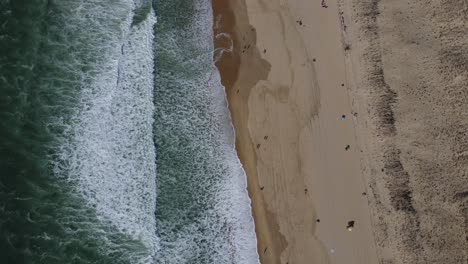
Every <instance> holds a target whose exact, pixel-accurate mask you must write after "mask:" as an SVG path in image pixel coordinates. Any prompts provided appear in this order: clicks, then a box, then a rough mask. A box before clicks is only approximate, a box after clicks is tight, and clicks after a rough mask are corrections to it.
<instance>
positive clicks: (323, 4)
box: [322, 0, 328, 8]
mask: <svg viewBox="0 0 468 264" xmlns="http://www.w3.org/2000/svg"><path fill="white" fill-rule="evenodd" d="M322 7H325V8H327V7H328V6H327V4H326V3H325V0H322Z"/></svg>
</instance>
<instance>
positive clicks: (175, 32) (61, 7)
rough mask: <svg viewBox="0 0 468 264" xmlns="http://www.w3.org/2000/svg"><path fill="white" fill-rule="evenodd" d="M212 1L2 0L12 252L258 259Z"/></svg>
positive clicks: (2, 205)
mask: <svg viewBox="0 0 468 264" xmlns="http://www.w3.org/2000/svg"><path fill="white" fill-rule="evenodd" d="M210 4H211V3H210V1H207V0H194V1H181V0H176V1H166V0H165V1H154V2H153V3H152V2H151V1H149V0H135V1H124V0H120V1H117V0H100V1H98V0H94V1H93V0H87V1H84V0H82V1H79V0H60V1H51V0H49V1H47V0H14V1H13V0H11V1H7V0H0V92H1V96H0V120H1V123H0V124H1V127H0V140H1V141H0V155H1V157H0V171H1V176H0V177H1V178H0V233H1V237H0V260H1V263H257V262H258V256H257V253H256V241H255V236H254V231H253V222H252V217H251V214H250V201H249V199H248V196H247V193H246V190H245V187H246V182H245V174H244V172H243V170H242V168H241V166H240V163H239V161H238V159H237V156H236V154H235V151H234V149H233V138H234V137H233V131H232V127H231V124H230V119H229V113H228V111H227V109H226V102H225V97H224V96H225V95H224V91H223V88H222V86H221V85H220V81H219V75H218V72H217V71H216V69H215V68H214V65H213V62H212V54H213V52H212V51H213V46H212V35H211V34H212V32H211V26H212V24H211V23H212V17H211V7H210ZM156 17H157V19H156Z"/></svg>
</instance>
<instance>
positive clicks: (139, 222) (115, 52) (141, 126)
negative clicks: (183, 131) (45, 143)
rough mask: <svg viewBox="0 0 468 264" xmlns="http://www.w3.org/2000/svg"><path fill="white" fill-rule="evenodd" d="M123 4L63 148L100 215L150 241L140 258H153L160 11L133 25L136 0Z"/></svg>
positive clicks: (72, 176)
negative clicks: (123, 14) (155, 32)
mask: <svg viewBox="0 0 468 264" xmlns="http://www.w3.org/2000/svg"><path fill="white" fill-rule="evenodd" d="M124 5H127V10H128V14H127V15H126V19H125V21H123V22H121V23H120V24H121V29H120V32H121V35H120V36H119V35H116V36H114V37H109V38H108V39H106V40H107V41H109V40H110V41H109V42H106V43H99V44H98V45H109V47H108V48H107V49H106V53H105V54H102V57H101V59H102V58H104V59H102V60H101V61H99V63H100V66H99V67H98V70H97V71H98V72H97V73H96V76H93V77H92V81H91V82H90V84H89V85H87V86H85V87H82V90H81V95H80V98H79V100H80V106H81V108H80V109H79V110H78V111H77V113H76V115H75V116H74V118H73V120H74V122H73V124H72V126H73V129H72V130H73V135H72V140H71V143H70V144H71V145H70V146H68V147H64V148H63V149H64V150H65V153H63V155H64V156H65V157H63V158H62V159H63V160H67V162H68V164H69V167H68V168H67V171H68V177H69V180H70V182H72V183H73V184H74V185H75V186H76V191H77V192H79V193H80V195H81V196H82V197H83V198H85V200H86V201H87V203H88V204H89V206H91V207H93V208H95V209H96V212H97V217H98V219H100V220H101V221H102V222H103V223H110V224H111V226H113V227H114V228H116V229H117V230H118V231H119V232H120V233H123V234H126V235H128V236H130V237H131V238H133V239H135V240H139V241H141V242H142V243H143V244H144V245H145V247H146V248H147V250H148V252H149V253H148V255H147V256H146V257H143V258H141V259H136V260H135V263H151V262H154V256H155V252H156V250H157V240H158V239H157V237H156V223H155V217H154V211H155V206H156V179H155V177H156V164H155V149H154V142H153V134H152V129H153V127H152V125H153V111H154V105H153V100H152V99H153V78H154V77H153V70H154V65H153V64H154V57H153V38H154V36H153V25H154V23H155V22H156V18H155V15H154V12H153V11H151V13H150V14H149V15H148V16H147V18H146V20H144V21H143V22H142V23H139V24H138V25H136V26H133V27H132V26H131V24H132V17H133V11H132V10H134V8H135V4H134V3H133V2H128V3H124ZM137 5H138V4H137ZM94 15H97V14H94ZM89 16H90V17H94V16H93V15H92V14H91V15H89ZM91 19H92V18H91ZM89 30H104V31H105V30H108V29H106V28H101V29H96V28H94V29H89ZM111 32H114V33H115V31H111Z"/></svg>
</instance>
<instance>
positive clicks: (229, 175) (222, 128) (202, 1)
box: [155, 0, 258, 263]
mask: <svg viewBox="0 0 468 264" xmlns="http://www.w3.org/2000/svg"><path fill="white" fill-rule="evenodd" d="M163 2H164V3H163V4H161V6H160V9H157V10H159V12H164V11H165V10H172V8H175V7H177V13H170V14H166V15H173V16H175V17H171V19H169V18H167V21H166V23H161V24H160V23H158V24H157V25H156V35H157V36H160V38H156V40H155V42H156V79H155V80H156V86H155V105H156V118H155V137H156V140H155V141H156V146H157V152H158V154H157V157H158V158H157V161H158V185H159V188H158V207H157V208H156V212H157V214H156V215H157V219H158V220H157V223H158V232H160V233H161V236H160V239H161V244H160V245H161V249H160V251H159V253H158V261H161V263H258V254H257V250H256V238H255V233H254V223H253V219H252V215H251V208H250V200H249V197H248V194H247V191H246V175H245V173H244V171H243V169H242V166H241V164H240V162H239V159H238V157H237V155H236V152H235V149H234V138H235V137H234V131H233V127H232V124H231V120H230V115H229V111H228V109H227V101H226V95H225V92H224V88H223V86H222V85H221V82H220V77H219V73H218V71H217V69H216V67H215V65H214V61H213V55H214V45H213V28H212V26H213V17H212V10H211V2H210V1H209V0H197V1H192V2H191V5H190V4H184V3H182V1H171V3H169V1H163ZM162 20H163V19H161V22H162ZM181 20H182V21H181ZM173 21H174V22H178V23H179V24H177V23H172V22H173ZM175 167H176V168H177V170H176V171H175V170H174V168H175ZM169 204H170V205H171V207H169V206H168V205H169ZM174 219H178V221H174Z"/></svg>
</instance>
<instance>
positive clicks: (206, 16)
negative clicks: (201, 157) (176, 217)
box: [161, 0, 259, 264]
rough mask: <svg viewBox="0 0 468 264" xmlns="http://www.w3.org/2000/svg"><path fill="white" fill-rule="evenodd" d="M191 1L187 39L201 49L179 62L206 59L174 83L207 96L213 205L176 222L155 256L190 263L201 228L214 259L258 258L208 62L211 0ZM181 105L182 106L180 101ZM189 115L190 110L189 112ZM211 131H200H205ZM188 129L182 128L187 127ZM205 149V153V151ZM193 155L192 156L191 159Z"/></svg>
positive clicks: (227, 123)
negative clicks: (199, 70) (199, 71)
mask: <svg viewBox="0 0 468 264" xmlns="http://www.w3.org/2000/svg"><path fill="white" fill-rule="evenodd" d="M194 4H195V7H194V9H195V10H197V12H196V14H195V16H194V17H193V21H192V27H193V28H192V29H191V31H192V32H196V34H195V35H196V36H197V37H193V36H192V38H191V39H190V41H193V45H196V46H197V48H196V49H194V50H197V51H201V53H200V54H194V56H193V57H192V58H191V59H190V61H185V62H182V63H183V64H185V63H191V64H197V65H199V66H200V67H205V66H206V63H205V62H206V61H209V64H208V65H209V66H208V67H209V69H208V70H207V71H205V73H204V75H203V76H198V79H197V80H196V81H192V80H178V83H180V84H181V85H185V86H189V87H193V89H200V91H202V92H200V93H197V94H196V95H194V96H197V97H199V98H200V100H204V101H207V102H208V103H207V105H208V106H209V113H210V116H209V118H210V119H211V120H212V122H214V123H216V126H217V127H218V128H219V130H218V131H216V132H219V134H218V135H210V137H211V139H210V140H207V141H209V143H211V144H216V146H214V148H217V149H216V151H213V153H212V155H210V157H205V158H208V159H209V161H210V162H211V163H212V164H216V165H215V166H214V167H215V168H216V171H215V172H214V173H215V174H216V175H211V176H210V177H207V178H209V180H208V181H209V182H208V183H207V184H208V185H210V188H207V189H209V190H215V193H213V194H210V196H212V197H215V199H216V201H215V205H214V208H212V209H211V210H207V211H204V212H203V214H204V218H202V219H197V221H196V222H193V223H192V224H191V225H186V226H183V227H182V231H180V232H178V233H177V235H178V237H177V238H176V239H175V240H174V242H171V244H170V245H167V247H166V248H165V249H164V250H165V252H163V253H162V256H161V257H162V261H163V262H162V263H166V262H164V261H168V262H167V263H191V262H190V261H191V260H192V259H193V258H196V254H194V253H193V251H194V249H197V248H198V247H199V246H198V245H197V244H196V243H197V241H201V240H202V239H203V238H201V237H199V236H200V235H201V234H200V232H199V230H200V229H203V230H206V229H208V231H205V233H204V235H205V236H206V237H204V239H208V240H212V241H215V242H214V243H210V245H214V247H215V248H214V249H211V250H213V251H214V252H215V260H214V261H215V263H239V264H253V263H259V258H258V253H257V250H256V248H257V246H256V244H257V241H256V237H255V232H254V222H253V218H252V214H251V206H250V199H249V196H248V193H247V189H246V188H247V180H246V174H245V172H244V170H243V168H242V165H241V163H240V161H239V159H238V157H237V154H236V150H235V147H234V144H235V142H234V139H235V135H234V129H233V126H232V123H231V118H230V113H229V111H228V108H227V100H226V94H225V91H224V88H223V86H222V84H221V81H220V76H219V72H218V70H217V69H216V67H215V65H214V62H213V54H214V45H213V29H212V26H213V17H212V10H211V1H209V0H197V1H194ZM223 37H226V36H223ZM164 41H170V40H164ZM174 46H175V44H174ZM204 51H205V52H204ZM197 65H196V66H197ZM181 111H184V109H183V108H182V107H181ZM188 111H190V110H188ZM193 115H194V116H196V114H195V113H194V114H193ZM213 131H215V130H213ZM213 131H206V133H210V132H213ZM190 132H191V131H187V133H190ZM192 133H193V132H192ZM208 154H210V153H209V152H208ZM196 158H197V157H194V159H196ZM211 172H212V171H211ZM207 173H208V172H207ZM194 180H197V179H194ZM174 228H175V227H174ZM220 230H225V232H226V233H227V234H226V233H225V234H222V235H220V234H218V232H219V231H220ZM226 237H227V241H226Z"/></svg>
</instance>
